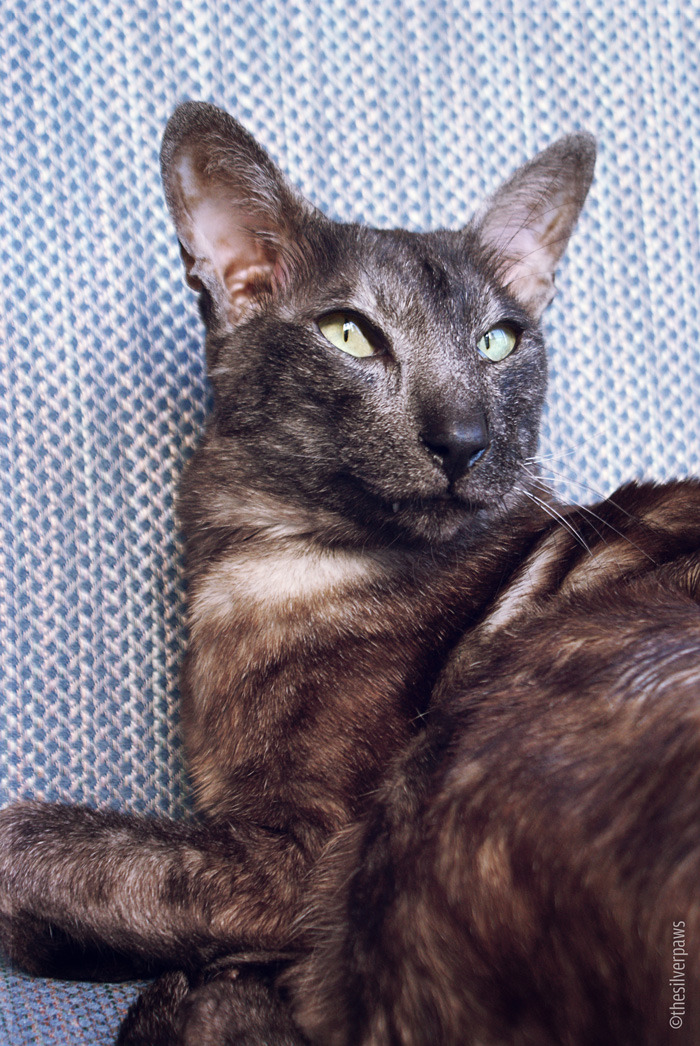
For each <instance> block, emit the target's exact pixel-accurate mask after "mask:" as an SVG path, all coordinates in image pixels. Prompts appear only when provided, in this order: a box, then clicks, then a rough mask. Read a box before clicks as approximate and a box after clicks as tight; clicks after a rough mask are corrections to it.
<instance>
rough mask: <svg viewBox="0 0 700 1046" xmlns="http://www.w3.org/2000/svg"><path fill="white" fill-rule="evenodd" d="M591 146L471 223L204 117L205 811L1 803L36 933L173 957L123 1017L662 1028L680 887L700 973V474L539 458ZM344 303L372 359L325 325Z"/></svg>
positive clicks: (182, 1022)
mask: <svg viewBox="0 0 700 1046" xmlns="http://www.w3.org/2000/svg"><path fill="white" fill-rule="evenodd" d="M592 169H593V147H592V144H591V142H590V140H589V139H588V138H587V137H586V136H581V135H579V136H571V137H570V138H568V139H563V140H562V141H561V142H559V143H556V144H555V145H554V146H552V147H550V149H549V150H547V151H545V152H544V153H543V154H541V155H540V156H539V157H536V158H535V159H534V160H533V161H531V162H530V164H528V165H526V166H525V167H524V168H522V169H521V170H520V171H518V172H516V174H515V175H514V176H513V177H512V178H511V179H510V180H509V181H508V182H507V183H506V184H505V185H504V186H503V188H502V189H501V190H499V191H498V193H496V194H495V196H494V197H493V198H492V199H491V200H490V201H489V202H488V203H487V204H486V205H484V207H483V208H482V209H481V210H480V211H479V212H478V214H477V216H476V217H475V219H473V221H472V222H471V223H470V225H469V226H468V227H467V228H466V229H465V230H462V231H460V232H438V233H430V234H425V235H415V234H408V233H404V232H381V231H377V230H371V229H364V228H361V227H359V226H339V225H336V224H334V223H332V222H329V221H328V220H327V219H325V218H324V217H323V216H322V215H320V214H318V212H316V211H314V209H313V208H311V207H310V205H308V204H307V203H306V202H305V201H304V200H303V199H302V198H301V197H300V196H299V195H298V194H297V193H296V192H295V191H294V190H293V189H291V188H290V187H289V186H288V185H287V183H286V182H285V180H284V179H283V177H282V175H281V174H280V173H279V171H278V170H277V169H276V168H275V167H274V165H273V164H272V162H271V161H270V160H269V158H268V157H267V156H266V154H265V153H263V152H262V150H261V149H260V148H259V146H257V144H256V143H254V142H253V140H252V139H251V138H250V136H248V135H247V134H246V132H245V131H243V129H242V128H240V127H239V125H237V124H236V123H235V121H233V120H231V119H230V118H229V117H227V116H226V115H225V114H223V113H221V112H220V111H218V110H216V109H213V107H211V106H206V105H197V104H188V105H185V106H183V107H181V108H180V109H179V110H178V112H177V113H176V114H175V116H174V117H173V119H172V121H171V123H170V125H169V127H168V130H167V131H166V136H165V139H164V145H163V173H164V183H165V189H166V196H167V198H168V202H169V205H170V208H171V212H172V214H173V218H174V221H175V224H176V227H177V231H178V236H179V238H180V242H181V246H182V254H183V259H184V262H185V266H186V271H187V279H188V282H189V283H190V284H191V285H192V286H193V287H195V288H197V289H198V290H199V291H200V304H201V310H202V315H203V317H204V319H205V323H206V325H207V359H208V364H209V373H210V377H211V381H212V386H213V390H214V411H213V414H212V417H211V419H210V421H209V424H208V427H207V431H206V434H205V436H204V439H203V441H202V445H201V447H200V449H199V450H198V452H197V454H196V455H195V457H194V459H193V461H192V462H191V464H190V466H189V467H188V469H187V471H186V474H185V477H184V480H183V484H182V490H181V495H180V515H181V519H182V522H183V527H184V529H185V532H186V535H187V544H188V548H187V553H188V555H187V560H188V575H189V579H188V580H189V589H188V599H189V627H190V636H191V643H190V648H189V652H188V655H187V659H186V663H185V666H184V670H183V685H182V695H183V727H184V733H185V743H186V749H187V756H188V761H189V768H190V774H191V778H192V783H193V786H194V792H195V798H196V802H197V806H198V810H199V814H198V817H197V818H195V819H193V820H192V821H190V822H185V823H173V822H170V821H166V820H163V819H155V818H154V819H146V818H137V817H131V816H129V815H126V814H119V813H116V812H113V811H92V810H87V809H85V808H77V807H76V808H71V807H65V806H46V805H44V804H40V803H23V804H18V805H15V806H13V807H10V808H8V809H7V810H5V811H3V812H2V813H1V814H0V832H2V834H3V841H4V844H5V850H4V851H2V852H0V932H1V933H2V941H3V944H4V947H5V948H6V950H7V951H8V952H9V953H10V955H11V956H12V957H13V958H14V959H15V960H16V961H17V962H18V963H19V964H20V965H22V966H23V967H24V968H25V969H28V970H30V971H32V972H36V973H53V974H58V975H64V976H94V977H111V976H124V975H128V974H130V973H135V972H146V973H150V972H158V971H163V970H165V971H168V972H166V973H165V974H164V975H163V976H162V977H161V978H160V979H159V980H158V981H157V982H156V983H155V985H154V986H153V987H152V988H151V989H150V990H149V991H148V992H147V993H146V994H145V995H144V996H143V998H142V999H141V1000H140V1002H139V1003H138V1004H137V1005H136V1007H135V1008H134V1009H133V1011H132V1012H131V1014H130V1016H129V1018H128V1020H127V1022H126V1023H125V1025H124V1027H123V1029H122V1032H121V1035H120V1040H119V1041H120V1043H122V1044H123V1046H128V1044H130V1046H136V1044H142V1046H158V1044H160V1043H176V1042H179V1043H193V1044H194V1043H197V1044H200V1046H201V1044H203V1043H209V1042H211V1043H214V1042H217V1043H228V1042H231V1043H233V1042H245V1043H250V1044H251V1046H252V1044H253V1043H259V1044H262V1043H263V1042H264V1043H266V1044H267V1046H275V1044H277V1046H291V1044H302V1043H307V1042H314V1043H317V1044H319V1046H320V1044H323V1046H330V1044H331V1043H338V1044H340V1043H343V1044H347V1046H350V1044H351V1043H352V1044H355V1043H357V1044H360V1043H363V1044H367V1046H369V1044H372V1046H384V1044H387V1046H388V1044H390V1043H392V1044H393V1043H401V1044H402V1046H418V1044H421V1046H422V1044H425V1046H428V1044H433V1043H441V1044H442V1043H445V1044H450V1043H455V1044H456V1043H465V1044H469V1043H472V1044H474V1046H477V1044H481V1046H489V1044H494V1046H495V1044H496V1043H508V1044H512V1046H525V1044H532V1046H535V1044H537V1046H548V1044H549V1043H552V1044H554V1043H560V1042H561V1043H567V1044H572V1046H574V1044H575V1046H579V1044H580V1046H584V1044H585V1046H587V1044H588V1043H594V1042H595V1043H607V1042H610V1043H612V1042H615V1043H625V1042H629V1043H630V1044H632V1043H649V1044H650V1046H651V1043H662V1042H665V1041H666V1038H667V1037H668V1034H669V1032H668V1022H667V1018H668V1013H667V1012H666V1010H665V1009H664V1003H665V999H666V996H665V995H664V992H665V991H666V990H667V987H668V986H667V984H666V980H667V978H666V976H665V972H664V971H665V970H666V966H665V964H669V967H670V963H671V951H670V946H669V948H668V950H667V951H665V950H664V949H665V948H666V944H665V940H666V938H665V936H664V935H665V934H666V933H667V931H668V932H670V929H669V927H670V923H669V920H671V922H672V921H673V920H674V919H677V920H681V921H683V922H684V923H685V925H686V926H687V928H688V940H689V952H690V953H691V954H690V955H689V957H688V963H687V978H688V979H687V984H688V992H689V998H690V990H691V987H692V986H695V985H697V977H698V968H697V963H698V959H697V955H698V951H697V945H696V944H695V943H694V942H695V941H697V934H696V929H698V928H700V927H698V926H697V919H698V914H697V911H698V909H697V905H698V898H697V892H696V888H695V885H694V884H695V883H696V882H697V881H698V880H700V865H699V863H698V862H699V861H700V856H699V855H700V845H699V841H698V839H697V837H696V834H695V833H696V830H697V825H698V820H699V817H700V814H699V810H698V807H699V804H700V799H699V796H698V787H697V785H698V779H697V766H698V765H700V760H699V759H698V756H699V755H700V752H699V751H698V749H699V748H700V742H699V740H698V738H699V729H698V722H697V716H698V692H697V691H698V673H697V657H698V636H697V623H698V609H697V583H698V569H699V568H698V559H697V556H698V547H699V545H700V529H699V528H700V491H699V489H698V486H697V484H693V483H686V484H679V485H669V486H667V487H662V488H655V487H651V486H647V487H640V488H637V487H630V488H625V489H623V490H622V491H620V492H618V493H617V495H615V497H614V498H613V499H612V500H611V501H610V502H607V503H604V504H601V505H597V506H594V507H593V508H592V509H586V510H581V509H577V508H565V507H563V506H558V507H557V506H555V505H554V503H553V502H552V500H551V498H550V496H549V495H548V494H547V492H546V491H545V490H544V488H543V487H542V486H541V485H540V484H539V483H538V481H537V479H536V477H533V475H532V471H531V468H530V464H531V456H532V454H533V452H534V449H535V446H536V440H537V428H538V423H539V413H540V408H541V404H542V399H543V395H544V387H545V372H546V364H545V355H544V346H543V341H542V335H541V332H540V329H539V325H538V319H539V316H540V314H541V312H542V310H543V309H544V307H545V306H546V304H547V303H548V301H549V300H550V298H551V296H552V293H553V272H554V268H555V266H556V264H557V262H558V260H559V258H560V256H561V254H562V252H563V250H564V246H565V244H566V241H567V239H568V237H569V235H570V233H571V231H572V229H573V227H574V224H575V221H576V218H577V216H578V213H579V211H580V208H581V206H582V204H583V200H584V198H585V195H586V192H587V189H588V185H589V183H590V178H591V175H592ZM337 309H346V310H348V311H349V312H350V313H351V314H352V315H354V316H358V314H359V316H360V317H364V319H361V320H360V322H361V323H364V324H366V325H367V330H368V331H369V332H370V337H371V338H372V339H373V340H374V343H375V345H376V347H377V349H378V351H377V352H376V354H375V355H374V356H370V357H368V358H366V359H351V358H349V357H347V356H345V355H344V354H343V352H342V351H341V350H340V349H337V348H335V347H333V346H331V345H330V343H329V342H328V341H327V340H324V337H323V335H322V333H321V330H320V328H319V326H318V323H317V321H318V320H319V317H323V316H324V315H326V314H328V313H329V312H333V311H334V310H337ZM499 324H505V325H507V326H508V327H509V328H512V329H513V330H514V331H515V332H517V348H516V350H515V351H514V352H513V353H512V355H511V356H509V357H508V358H507V359H506V360H505V361H503V362H499V363H493V362H491V361H488V360H486V359H484V358H482V356H480V355H479V353H478V351H477V345H478V343H479V339H480V337H481V335H483V334H484V333H485V331H486V330H488V329H490V328H493V327H496V326H498V325H499ZM479 440H480V441H481V444H483V446H481V445H480V444H479V442H478V441H479ZM470 441H471V442H470ZM475 441H476V442H475ZM465 446H466V447H468V448H469V450H468V452H467V453H466V455H465V452H464V448H465ZM473 451H474V453H473ZM552 516H554V517H555V518H554V521H553V519H552ZM657 841H658V843H659V845H658V848H656V847H655V843H656V842H657ZM694 934H695V936H693V935H694ZM669 973H670V969H669ZM669 990H670V989H669ZM292 1014H293V1015H294V1018H293V1017H292ZM693 1021H696V1022H697V1018H696V1017H695V1016H693V1015H692V1014H690V1015H689V1016H688V1018H687V1020H686V1022H685V1024H684V1025H683V1030H682V1032H681V1033H680V1034H679V1035H676V1038H675V1040H674V1041H678V1042H681V1041H686V1042H691V1041H693V1040H692V1034H694V1029H695V1028H696V1027H697V1023H696V1024H693ZM683 1035H685V1036H686V1039H685V1040H684V1039H683V1037H682V1036H683ZM645 1036H646V1037H645ZM665 1036H666V1038H665ZM687 1036H691V1037H687Z"/></svg>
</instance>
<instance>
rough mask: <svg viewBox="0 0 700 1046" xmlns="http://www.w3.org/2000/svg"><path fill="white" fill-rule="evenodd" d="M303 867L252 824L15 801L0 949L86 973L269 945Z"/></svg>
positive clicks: (3, 879)
mask: <svg viewBox="0 0 700 1046" xmlns="http://www.w3.org/2000/svg"><path fill="white" fill-rule="evenodd" d="M305 870H306V861H305V858H304V856H303V855H302V854H301V852H300V850H299V848H298V847H297V846H296V845H295V844H294V843H293V842H291V841H290V840H289V839H288V838H287V837H286V836H283V835H278V834H273V833H269V832H266V831H265V830H264V829H260V828H256V827H255V826H252V827H247V828H246V827H241V826H237V827H236V829H235V831H234V830H233V829H232V828H231V827H230V826H228V825H227V824H224V823H212V822H204V821H194V820H193V821H190V822H174V821H170V820H167V819H156V818H146V817H135V816H130V815H127V814H123V813H118V812H116V811H113V810H92V809H88V808H87V807H79V806H63V805H55V804H46V803H38V802H24V803H18V804H15V805H13V806H10V807H7V808H6V809H4V810H3V811H0V945H1V946H2V948H3V950H4V951H5V952H6V953H7V954H8V955H9V957H10V958H11V959H12V960H13V961H14V962H15V963H17V965H19V966H21V967H22V968H23V969H25V970H27V971H28V972H30V973H34V974H40V975H53V976H60V977H69V978H74V977H78V978H87V979H98V980H102V979H120V978H123V977H129V976H134V975H143V974H152V973H154V972H157V971H158V970H162V969H167V968H180V969H181V968H196V967H199V966H201V965H202V964H204V963H206V962H208V961H210V960H211V959H213V958H214V957H216V956H219V955H222V954H227V953H230V952H235V951H240V950H243V951H249V950H250V949H253V950H257V951H261V952H267V951H269V950H272V951H274V952H277V951H279V949H280V948H284V947H285V946H286V944H287V943H288V940H289V938H290V925H291V921H292V920H293V918H294V916H295V914H296V911H297V907H298V894H299V893H300V892H301V890H300V887H299V884H300V883H301V882H303V878H304V873H305Z"/></svg>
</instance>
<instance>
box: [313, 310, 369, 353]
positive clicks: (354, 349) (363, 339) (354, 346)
mask: <svg viewBox="0 0 700 1046" xmlns="http://www.w3.org/2000/svg"><path fill="white" fill-rule="evenodd" d="M318 326H319V330H320V331H321V334H322V335H323V336H324V338H327V339H328V341H329V342H330V343H331V345H335V347H336V349H341V350H342V351H343V352H347V354H348V355H349V356H357V357H358V358H361V357H363V356H376V354H377V352H378V349H377V348H376V346H375V345H373V344H372V341H373V340H374V339H373V338H372V334H371V333H370V332H369V331H368V330H366V329H363V328H364V324H363V323H362V321H361V320H360V319H359V318H358V317H356V316H353V315H350V314H349V313H347V312H330V313H329V314H328V315H327V316H322V317H321V319H320V320H319V321H318Z"/></svg>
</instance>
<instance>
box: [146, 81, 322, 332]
mask: <svg viewBox="0 0 700 1046" xmlns="http://www.w3.org/2000/svg"><path fill="white" fill-rule="evenodd" d="M160 162H161V173H162V176H163V187H164V189H165V197H166V200H167V203H168V207H169V208H170V213H171V215H172V217H173V221H174V223H175V228H176V230H177V235H178V239H179V241H180V247H181V251H182V257H183V261H184V263H185V271H186V277H187V282H188V283H189V284H190V286H191V287H194V288H195V289H198V290H201V289H202V288H206V290H207V291H208V292H209V295H210V296H211V299H212V302H213V305H214V310H215V313H216V316H217V320H218V321H219V323H221V324H223V325H224V326H227V325H235V324H237V323H240V322H241V321H242V320H244V319H246V318H247V317H248V316H250V315H251V314H252V313H254V312H255V310H256V308H257V307H258V306H259V304H260V303H261V302H262V301H263V300H264V299H265V297H266V296H268V295H269V294H271V293H274V290H275V288H276V287H277V286H279V284H280V283H282V282H283V281H284V278H285V274H286V272H287V268H288V265H289V264H290V262H291V260H292V259H293V257H294V255H295V252H298V247H299V241H300V238H301V236H300V230H301V228H302V227H303V225H304V219H305V216H306V215H308V214H309V213H310V212H311V210H312V208H311V206H310V205H307V204H306V202H305V201H304V200H303V199H302V197H301V196H300V195H299V194H297V193H296V192H295V190H293V189H292V188H291V186H289V185H288V184H287V182H286V180H285V179H284V176H283V175H282V174H281V172H280V171H279V170H278V169H277V167H276V166H275V164H274V163H273V162H272V160H271V159H270V157H269V156H268V155H267V153H266V152H265V151H264V150H263V149H262V148H261V147H260V146H259V145H258V143H257V142H256V141H255V139H254V138H253V137H252V136H251V135H250V134H249V133H248V132H247V131H246V130H245V128H243V127H241V125H240V124H239V123H238V122H237V121H236V120H234V119H233V117H232V116H229V115H228V113H225V112H224V111H223V110H221V109H217V108H216V106H214V105H209V104H207V103H206V102H185V103H184V104H183V105H180V106H178V108H177V109H176V110H175V112H174V113H173V115H172V116H171V118H170V120H169V121H168V125H167V127H166V129H165V134H164V136H163V145H162V148H161V154H160Z"/></svg>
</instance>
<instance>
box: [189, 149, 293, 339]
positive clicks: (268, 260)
mask: <svg viewBox="0 0 700 1046" xmlns="http://www.w3.org/2000/svg"><path fill="white" fill-rule="evenodd" d="M177 174H178V188H179V191H180V200H181V202H182V205H183V210H184V222H183V226H182V233H184V236H183V239H185V243H184V255H185V260H186V263H187V268H188V282H189V283H190V284H191V285H192V286H196V285H197V283H199V284H200V285H201V284H203V285H205V286H206V287H207V288H208V289H209V291H210V292H211V293H212V294H213V296H214V298H215V300H216V301H218V302H219V305H220V306H221V308H222V309H223V311H224V312H225V313H226V314H228V316H229V319H230V320H231V321H232V322H239V321H240V320H241V319H242V318H243V317H244V316H245V315H246V313H247V312H249V311H250V308H251V306H252V303H253V299H254V298H255V297H256V295H259V294H260V293H261V292H262V291H264V290H269V289H270V288H271V286H272V282H273V277H274V268H275V257H274V253H275V252H274V251H273V250H272V249H271V247H270V244H269V243H267V242H266V241H265V239H264V238H263V236H264V231H263V235H256V233H255V231H253V229H254V228H255V222H256V215H255V214H254V213H253V211H252V208H251V207H250V206H249V205H246V202H245V201H244V202H241V201H239V200H237V199H236V197H235V188H234V187H233V186H231V187H229V186H227V185H225V184H222V183H221V182H219V183H217V182H216V181H214V182H213V183H207V182H205V181H204V177H203V175H202V174H201V173H200V171H199V170H198V169H197V167H196V165H195V163H194V162H193V160H192V158H191V157H190V156H189V155H188V154H187V153H183V154H182V155H181V156H180V157H179V160H178V164H177ZM249 226H250V227H249ZM188 256H189V257H188Z"/></svg>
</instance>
